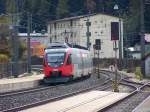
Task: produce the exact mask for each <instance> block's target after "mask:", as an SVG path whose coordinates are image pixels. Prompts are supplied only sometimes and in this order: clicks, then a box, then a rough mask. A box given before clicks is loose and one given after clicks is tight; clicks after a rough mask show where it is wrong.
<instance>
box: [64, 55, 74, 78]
mask: <svg viewBox="0 0 150 112" xmlns="http://www.w3.org/2000/svg"><path fill="white" fill-rule="evenodd" d="M72 65H73V64H72V54H68V57H67V61H66V65H65V72H66V73H65V74H67V75H73V66H72Z"/></svg>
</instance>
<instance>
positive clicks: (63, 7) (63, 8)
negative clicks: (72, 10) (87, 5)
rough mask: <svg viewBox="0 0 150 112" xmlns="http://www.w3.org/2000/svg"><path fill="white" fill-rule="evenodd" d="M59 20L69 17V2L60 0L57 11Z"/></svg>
mask: <svg viewBox="0 0 150 112" xmlns="http://www.w3.org/2000/svg"><path fill="white" fill-rule="evenodd" d="M56 14H57V18H63V17H67V15H69V6H68V0H59V1H58V5H57V10H56Z"/></svg>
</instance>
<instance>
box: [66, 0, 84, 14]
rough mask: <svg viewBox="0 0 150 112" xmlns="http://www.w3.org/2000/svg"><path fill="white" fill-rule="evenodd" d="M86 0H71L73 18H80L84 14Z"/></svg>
mask: <svg viewBox="0 0 150 112" xmlns="http://www.w3.org/2000/svg"><path fill="white" fill-rule="evenodd" d="M84 2H85V0H69V1H68V4H69V12H70V15H71V16H78V15H81V14H83V13H84V11H85V7H84Z"/></svg>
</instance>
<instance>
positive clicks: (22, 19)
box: [0, 0, 150, 35]
mask: <svg viewBox="0 0 150 112" xmlns="http://www.w3.org/2000/svg"><path fill="white" fill-rule="evenodd" d="M115 4H118V6H119V10H118V12H117V14H118V13H119V14H120V16H121V17H122V18H124V23H125V25H124V27H125V28H124V29H125V31H126V32H128V33H130V34H131V35H132V34H135V33H137V32H139V28H140V27H139V25H140V0H0V14H2V13H4V14H12V13H15V14H16V13H17V16H18V18H19V20H18V22H19V24H20V26H21V27H22V28H21V29H20V31H22V32H26V29H23V28H24V27H26V26H27V12H29V13H30V14H32V30H36V31H41V30H42V29H46V22H47V21H50V20H54V19H59V18H64V17H71V16H78V15H83V14H88V13H95V12H96V13H98V12H100V13H106V14H110V15H114V14H115V11H114V9H113V7H114V5H115ZM145 6H146V8H145V9H146V10H145V24H146V31H147V32H150V22H149V21H150V5H145Z"/></svg>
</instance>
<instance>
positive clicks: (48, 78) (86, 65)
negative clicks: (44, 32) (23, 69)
mask: <svg viewBox="0 0 150 112" xmlns="http://www.w3.org/2000/svg"><path fill="white" fill-rule="evenodd" d="M43 67H44V74H45V76H44V82H45V83H53V82H66V81H68V80H70V79H74V78H78V77H82V76H86V75H91V73H92V67H93V65H92V58H91V56H90V53H89V51H88V50H87V49H86V48H84V47H81V46H78V45H70V44H68V43H51V44H50V45H49V47H48V48H46V49H45V54H44V61H43Z"/></svg>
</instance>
